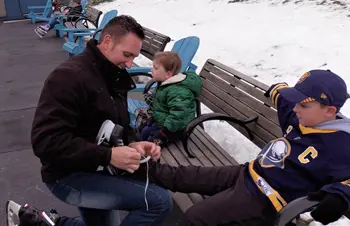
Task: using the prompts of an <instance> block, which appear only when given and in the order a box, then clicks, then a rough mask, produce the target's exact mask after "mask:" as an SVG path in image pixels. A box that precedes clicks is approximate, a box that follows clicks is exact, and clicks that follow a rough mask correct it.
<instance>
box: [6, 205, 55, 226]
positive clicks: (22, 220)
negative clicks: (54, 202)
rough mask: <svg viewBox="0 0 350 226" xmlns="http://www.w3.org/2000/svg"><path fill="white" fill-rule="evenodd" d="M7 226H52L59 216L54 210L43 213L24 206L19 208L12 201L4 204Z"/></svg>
mask: <svg viewBox="0 0 350 226" xmlns="http://www.w3.org/2000/svg"><path fill="white" fill-rule="evenodd" d="M6 219H7V226H54V225H56V223H57V222H58V221H59V219H60V216H59V215H58V214H57V212H56V211H55V210H51V211H50V212H45V211H43V210H39V209H37V208H35V207H33V206H30V205H28V204H25V205H24V206H21V205H20V204H18V203H16V202H14V201H11V200H10V201H7V203H6Z"/></svg>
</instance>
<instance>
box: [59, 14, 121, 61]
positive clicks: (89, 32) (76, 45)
mask: <svg viewBox="0 0 350 226" xmlns="http://www.w3.org/2000/svg"><path fill="white" fill-rule="evenodd" d="M117 15H118V10H111V11H108V12H107V13H106V14H104V16H103V19H102V21H101V23H100V25H99V27H98V28H85V29H64V32H67V33H68V40H67V42H66V43H64V44H63V47H62V48H63V49H64V50H66V51H67V52H68V53H69V57H72V56H73V55H76V54H79V53H82V52H83V51H84V48H85V37H86V36H93V35H94V33H95V32H96V31H99V30H101V29H103V28H104V27H105V26H106V24H107V23H108V22H109V21H110V20H111V19H113V18H114V17H116V16H117ZM75 38H77V40H76V41H75Z"/></svg>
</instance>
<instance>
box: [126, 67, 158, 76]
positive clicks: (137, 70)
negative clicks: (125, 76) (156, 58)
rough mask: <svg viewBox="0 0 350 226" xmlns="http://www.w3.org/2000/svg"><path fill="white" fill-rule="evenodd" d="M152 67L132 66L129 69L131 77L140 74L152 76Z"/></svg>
mask: <svg viewBox="0 0 350 226" xmlns="http://www.w3.org/2000/svg"><path fill="white" fill-rule="evenodd" d="M151 69H152V68H150V67H132V68H130V69H127V71H128V72H129V74H130V76H131V77H135V76H139V75H145V76H148V77H152V76H151V75H150V74H149V73H150V72H151Z"/></svg>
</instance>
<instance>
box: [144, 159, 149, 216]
mask: <svg viewBox="0 0 350 226" xmlns="http://www.w3.org/2000/svg"><path fill="white" fill-rule="evenodd" d="M146 164H147V171H146V186H145V194H144V196H145V203H146V209H147V210H148V202H147V197H146V193H147V188H148V184H149V178H148V170H149V168H148V161H147V162H146Z"/></svg>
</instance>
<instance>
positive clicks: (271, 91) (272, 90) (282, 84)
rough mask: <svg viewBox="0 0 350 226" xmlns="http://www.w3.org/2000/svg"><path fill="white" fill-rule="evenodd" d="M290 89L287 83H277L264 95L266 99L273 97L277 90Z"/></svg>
mask: <svg viewBox="0 0 350 226" xmlns="http://www.w3.org/2000/svg"><path fill="white" fill-rule="evenodd" d="M285 87H288V84H287V83H285V82H280V83H276V84H273V85H272V86H270V88H269V89H268V90H267V91H266V92H265V93H264V96H265V97H272V94H273V93H274V92H276V91H277V90H279V89H281V88H285Z"/></svg>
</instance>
